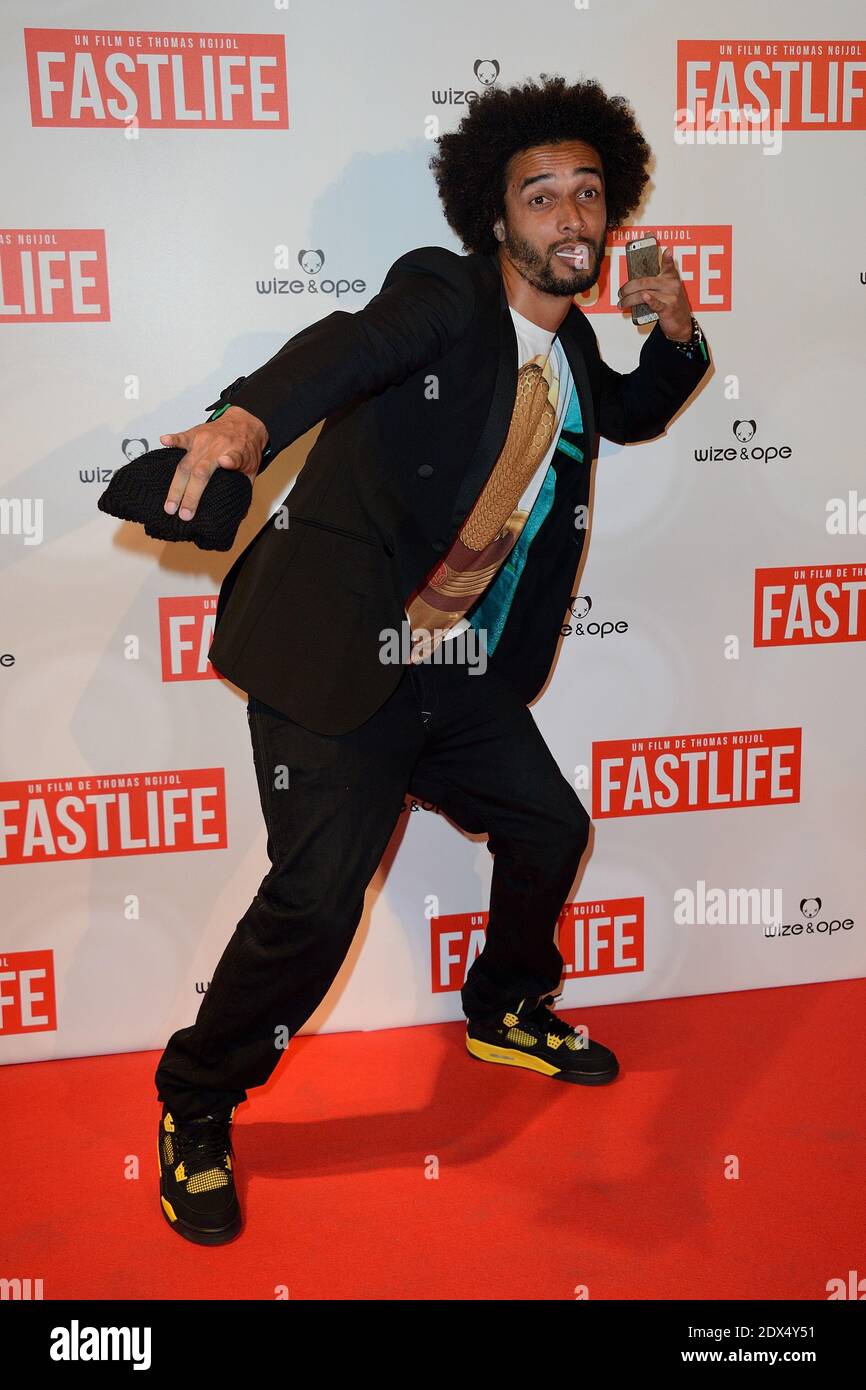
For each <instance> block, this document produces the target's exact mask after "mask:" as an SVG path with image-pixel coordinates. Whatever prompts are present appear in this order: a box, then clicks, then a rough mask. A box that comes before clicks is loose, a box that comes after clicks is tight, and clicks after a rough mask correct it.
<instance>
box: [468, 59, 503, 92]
mask: <svg viewBox="0 0 866 1390" xmlns="http://www.w3.org/2000/svg"><path fill="white" fill-rule="evenodd" d="M472 71H473V72H474V73H475V76H476V78H477V79H478V81H479V82H480V83H481V85H482V87H492V86H493V84H494V82H495V81H496V79H497V77H498V76H499V64H498V63H497V61H496V59H495V58H476V59H475V62H474V63H473V65H472Z"/></svg>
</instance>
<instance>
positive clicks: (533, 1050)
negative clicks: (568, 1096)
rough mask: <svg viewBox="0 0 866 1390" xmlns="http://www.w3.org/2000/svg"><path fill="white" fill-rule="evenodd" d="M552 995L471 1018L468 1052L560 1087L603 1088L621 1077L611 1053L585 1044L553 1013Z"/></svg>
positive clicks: (585, 1041)
mask: <svg viewBox="0 0 866 1390" xmlns="http://www.w3.org/2000/svg"><path fill="white" fill-rule="evenodd" d="M553 1002H554V996H553V995H552V994H546V995H544V997H543V998H541V999H539V1000H538V1001H533V1000H532V999H521V1000H520V1002H519V1003H517V1004H514V1005H512V1006H511V1007H510V1008H506V1009H503V1011H502V1013H500V1014H494V1015H493V1016H492V1017H490V1018H487V1019H481V1018H474V1019H473V1018H470V1019H469V1020H468V1022H467V1024H466V1047H467V1049H468V1051H469V1052H471V1053H472V1056H473V1057H478V1058H480V1060H481V1061H482V1062H499V1063H501V1064H503V1065H504V1066H506V1067H527V1068H528V1069H529V1070H530V1071H537V1072H541V1074H542V1075H543V1076H551V1077H553V1078H554V1080H556V1081H575V1082H577V1083H578V1084H579V1085H581V1086H603V1085H605V1083H606V1082H608V1081H614V1080H615V1079H616V1077H617V1076H618V1075H619V1062H618V1061H617V1060H616V1057H615V1056H614V1054H613V1053H612V1052H611V1051H610V1048H607V1047H602V1045H601V1043H597V1042H593V1041H592V1038H589V1037H587V1038H583V1037H582V1036H581V1034H579V1033H578V1032H577V1031H576V1030H575V1029H574V1028H572V1026H571V1024H570V1023H566V1021H565V1019H564V1018H559V1017H558V1016H557V1015H556V1014H555V1013H553V1012H552V1010H551V1009H550V1008H549V1007H548V1006H549V1005H550V1004H552V1003H553Z"/></svg>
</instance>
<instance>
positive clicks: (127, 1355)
mask: <svg viewBox="0 0 866 1390" xmlns="http://www.w3.org/2000/svg"><path fill="white" fill-rule="evenodd" d="M151 1331H152V1329H151V1328H149V1327H81V1326H80V1324H79V1322H78V1319H77V1318H73V1319H72V1322H71V1324H70V1326H69V1327H52V1329H51V1347H50V1351H49V1355H50V1357H51V1360H52V1361H131V1362H132V1363H133V1367H132V1369H133V1370H134V1371H149V1370H150V1339H151Z"/></svg>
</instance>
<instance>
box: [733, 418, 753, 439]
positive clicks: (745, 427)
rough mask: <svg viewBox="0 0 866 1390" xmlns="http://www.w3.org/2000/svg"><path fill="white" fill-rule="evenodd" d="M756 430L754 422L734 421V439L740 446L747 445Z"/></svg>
mask: <svg viewBox="0 0 866 1390" xmlns="http://www.w3.org/2000/svg"><path fill="white" fill-rule="evenodd" d="M756 428H757V426H756V425H755V422H754V420H735V421H734V438H735V439H737V440H739V442H740V444H748V442H749V440H750V439H751V438H752V436H753V435H754V433H755V430H756Z"/></svg>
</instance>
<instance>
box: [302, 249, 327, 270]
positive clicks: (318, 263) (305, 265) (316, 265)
mask: <svg viewBox="0 0 866 1390" xmlns="http://www.w3.org/2000/svg"><path fill="white" fill-rule="evenodd" d="M324 264H325V253H324V251H299V252H298V265H299V266H300V267H301V270H302V271H303V272H304V274H305V275H318V273H319V271H320V270H321V269H322V266H323V265H324Z"/></svg>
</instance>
